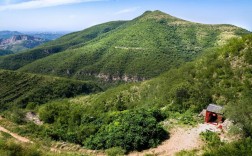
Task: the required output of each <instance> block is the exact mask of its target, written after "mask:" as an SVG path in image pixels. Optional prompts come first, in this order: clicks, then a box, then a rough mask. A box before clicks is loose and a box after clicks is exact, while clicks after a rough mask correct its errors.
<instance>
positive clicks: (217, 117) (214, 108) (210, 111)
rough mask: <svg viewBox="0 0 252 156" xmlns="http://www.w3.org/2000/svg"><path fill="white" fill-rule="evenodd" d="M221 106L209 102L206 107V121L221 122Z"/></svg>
mask: <svg viewBox="0 0 252 156" xmlns="http://www.w3.org/2000/svg"><path fill="white" fill-rule="evenodd" d="M222 110H223V107H222V106H219V105H216V104H209V105H208V106H207V109H206V116H205V122H206V123H217V124H219V123H222V122H223V112H222Z"/></svg>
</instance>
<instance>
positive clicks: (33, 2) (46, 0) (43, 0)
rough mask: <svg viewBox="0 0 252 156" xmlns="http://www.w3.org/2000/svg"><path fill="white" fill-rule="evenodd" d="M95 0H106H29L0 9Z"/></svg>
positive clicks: (17, 8) (27, 7) (41, 6)
mask: <svg viewBox="0 0 252 156" xmlns="http://www.w3.org/2000/svg"><path fill="white" fill-rule="evenodd" d="M93 1H104V0H30V1H27V2H20V3H16V4H7V5H3V6H0V11H4V10H25V9H36V8H45V7H53V6H59V5H67V4H74V3H84V2H93Z"/></svg>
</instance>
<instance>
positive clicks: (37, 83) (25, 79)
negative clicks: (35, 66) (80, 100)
mask: <svg viewBox="0 0 252 156" xmlns="http://www.w3.org/2000/svg"><path fill="white" fill-rule="evenodd" d="M97 91H101V89H100V88H99V87H98V86H97V85H95V84H93V83H89V82H83V81H76V80H69V79H64V78H57V77H50V76H40V75H34V74H25V73H19V72H13V71H6V70H0V106H1V110H5V109H6V108H8V107H11V106H14V105H15V106H17V107H26V105H27V104H29V103H33V104H35V105H37V104H43V103H45V102H48V101H49V100H53V99H59V98H69V97H73V96H76V95H81V94H89V93H94V92H97Z"/></svg>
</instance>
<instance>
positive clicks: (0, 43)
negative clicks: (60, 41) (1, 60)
mask: <svg viewBox="0 0 252 156" xmlns="http://www.w3.org/2000/svg"><path fill="white" fill-rule="evenodd" d="M62 35H64V33H63V32H62V33H49V32H48V33H46V32H41V33H40V32H27V33H21V32H18V31H0V56H2V55H9V54H13V53H19V52H22V51H24V50H28V49H31V48H34V47H36V46H39V45H41V44H43V43H46V42H48V41H50V40H55V39H57V38H59V37H61V36H62Z"/></svg>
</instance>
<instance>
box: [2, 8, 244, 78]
mask: <svg viewBox="0 0 252 156" xmlns="http://www.w3.org/2000/svg"><path fill="white" fill-rule="evenodd" d="M90 29H95V27H92V28H89V29H87V30H84V32H85V31H88V30H90ZM105 32H106V33H104V34H102V35H99V36H92V35H91V39H90V40H89V42H84V43H82V41H81V40H79V41H80V42H79V43H77V44H78V46H71V45H69V44H68V43H73V42H74V40H73V39H74V38H73V39H72V38H70V35H71V34H70V35H67V36H65V37H62V38H61V39H59V40H55V41H54V42H51V43H49V44H48V45H53V43H61V44H62V46H65V48H58V46H56V47H57V48H56V50H55V49H53V48H48V49H45V48H43V47H40V49H38V48H36V49H34V50H31V51H29V52H26V53H22V54H19V55H13V56H10V57H6V58H1V59H0V67H1V68H5V69H19V71H23V72H32V73H43V74H52V75H57V76H66V77H75V78H77V79H84V80H85V79H92V80H94V79H97V80H100V79H102V80H104V81H114V80H122V81H141V80H145V79H149V78H152V77H155V76H158V75H159V74H160V73H163V72H164V71H167V70H169V69H171V68H173V67H177V66H179V65H181V64H182V63H184V62H187V61H191V60H193V59H195V58H196V57H197V56H199V55H201V54H202V53H203V52H204V51H205V50H206V49H208V48H212V47H215V46H218V45H222V44H224V43H225V42H226V41H227V40H228V39H230V38H232V37H238V36H240V35H242V34H246V33H248V31H246V30H244V29H241V28H238V27H235V26H232V25H206V24H199V23H193V22H189V21H185V20H182V19H179V18H176V17H173V16H170V15H168V14H165V13H163V12H160V11H153V12H151V11H148V12H145V13H144V14H143V15H141V16H140V17H137V18H135V19H133V20H132V21H128V22H124V23H120V26H119V27H116V28H115V29H114V30H113V31H109V32H107V31H105ZM78 34H81V32H77V33H74V35H77V36H78ZM72 35H73V34H72ZM88 36H90V35H88ZM67 37H69V38H68V41H67V42H63V39H64V38H67ZM69 46H71V48H69ZM44 47H46V46H44ZM55 52H57V54H54V55H50V54H51V53H55ZM49 55H50V56H49ZM42 57H43V59H41V58H42ZM38 59H39V60H38Z"/></svg>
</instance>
